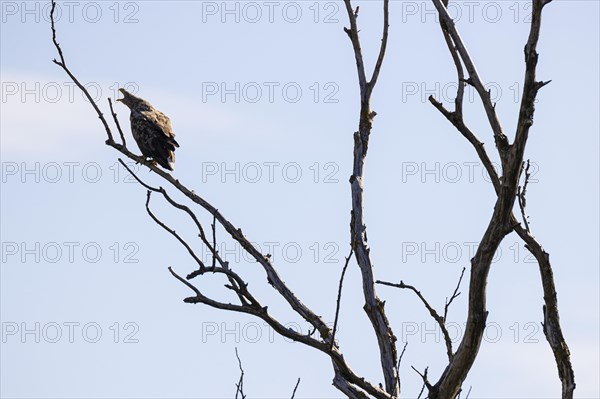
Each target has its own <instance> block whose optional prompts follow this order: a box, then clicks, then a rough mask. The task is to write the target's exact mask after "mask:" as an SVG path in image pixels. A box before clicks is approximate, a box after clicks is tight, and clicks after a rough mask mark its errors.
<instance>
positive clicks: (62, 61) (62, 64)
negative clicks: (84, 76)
mask: <svg viewBox="0 0 600 399" xmlns="http://www.w3.org/2000/svg"><path fill="white" fill-rule="evenodd" d="M55 9H56V1H55V0H52V8H51V9H50V27H51V29H52V42H53V43H54V47H56V51H58V55H59V57H60V61H57V60H56V59H54V60H52V62H54V63H55V64H56V65H58V66H59V67H61V68H62V69H63V70H64V71H65V72H66V73H67V75H69V77H70V78H71V80H73V82H74V83H75V85H76V86H77V87H78V88H79V90H81V91H82V92H83V94H84V95H85V96H86V98H87V99H88V101H89V102H90V104H92V107H94V110H95V111H96V113H97V114H98V118H100V120H101V121H102V124H103V125H104V129H105V130H106V134H107V136H108V140H107V141H106V144H109V143H114V139H113V136H112V132H111V131H110V127H109V126H108V123H107V122H106V119H105V118H104V115H103V114H102V112H101V111H100V108H98V105H96V102H95V101H94V99H93V98H92V96H91V95H90V93H89V92H88V91H87V89H86V88H85V87H84V86H83V85H82V84H81V82H79V80H78V79H77V78H76V77H75V75H73V73H72V72H71V71H70V70H69V68H67V63H66V62H65V57H64V55H63V52H62V49H61V48H60V44H58V40H57V39H56V29H55V27H54V11H55Z"/></svg>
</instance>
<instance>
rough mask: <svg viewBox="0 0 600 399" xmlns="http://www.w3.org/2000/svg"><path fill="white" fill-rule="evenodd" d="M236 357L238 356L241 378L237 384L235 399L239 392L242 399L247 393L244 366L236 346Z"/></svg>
mask: <svg viewBox="0 0 600 399" xmlns="http://www.w3.org/2000/svg"><path fill="white" fill-rule="evenodd" d="M235 357H237V360H238V366H239V367H240V379H239V381H238V383H237V384H235V388H236V389H235V399H238V394H239V395H241V399H246V394H244V368H243V367H242V360H241V359H240V356H239V355H238V350H237V347H236V348H235Z"/></svg>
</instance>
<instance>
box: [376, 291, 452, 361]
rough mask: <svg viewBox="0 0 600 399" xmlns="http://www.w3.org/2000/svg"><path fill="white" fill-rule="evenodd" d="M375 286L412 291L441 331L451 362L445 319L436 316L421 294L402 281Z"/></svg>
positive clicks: (450, 341) (436, 313) (450, 348)
mask: <svg viewBox="0 0 600 399" xmlns="http://www.w3.org/2000/svg"><path fill="white" fill-rule="evenodd" d="M377 284H381V285H387V286H390V287H396V288H401V289H408V290H411V291H413V292H414V293H415V294H416V295H417V297H419V299H420V300H421V302H423V305H425V308H427V310H428V311H429V314H430V315H431V317H433V319H434V320H435V321H436V322H437V323H438V325H439V326H440V329H441V330H442V334H443V335H444V342H445V343H446V353H447V355H448V360H452V357H453V351H452V339H451V338H450V334H449V333H448V329H447V328H446V323H445V319H444V318H443V317H441V316H440V315H439V314H438V312H437V311H436V310H435V309H434V308H433V307H432V306H431V305H430V304H429V302H427V300H426V299H425V297H424V296H423V294H421V292H420V291H419V290H417V289H416V288H415V287H413V286H412V285H408V284H404V282H403V281H400V284H396V283H390V282H387V281H381V280H377Z"/></svg>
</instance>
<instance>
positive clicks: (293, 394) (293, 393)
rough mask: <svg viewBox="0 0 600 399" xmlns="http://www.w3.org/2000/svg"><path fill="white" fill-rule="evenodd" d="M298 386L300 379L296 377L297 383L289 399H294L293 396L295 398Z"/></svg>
mask: <svg viewBox="0 0 600 399" xmlns="http://www.w3.org/2000/svg"><path fill="white" fill-rule="evenodd" d="M298 385H300V377H298V381H297V382H296V386H295V387H294V391H293V392H292V397H291V398H290V399H294V396H296V390H297V389H298Z"/></svg>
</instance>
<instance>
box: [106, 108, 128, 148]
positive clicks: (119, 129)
mask: <svg viewBox="0 0 600 399" xmlns="http://www.w3.org/2000/svg"><path fill="white" fill-rule="evenodd" d="M108 106H109V107H110V113H111V115H112V117H113V120H114V121H115V125H116V126H117V130H118V131H119V135H120V136H121V144H122V145H123V147H127V143H126V142H125V135H124V134H123V129H121V124H120V123H119V119H118V118H117V113H116V112H115V110H114V109H113V104H112V101H111V99H110V97H109V98H108Z"/></svg>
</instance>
